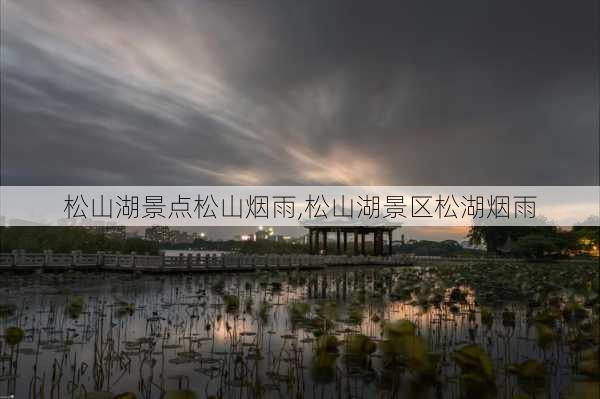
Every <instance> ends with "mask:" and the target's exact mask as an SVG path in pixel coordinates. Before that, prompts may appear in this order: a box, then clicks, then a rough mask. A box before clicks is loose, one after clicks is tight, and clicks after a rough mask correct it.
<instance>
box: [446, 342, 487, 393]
mask: <svg viewBox="0 0 600 399" xmlns="http://www.w3.org/2000/svg"><path fill="white" fill-rule="evenodd" d="M452 357H453V359H454V361H455V362H456V364H457V365H458V367H460V370H461V374H460V388H461V392H462V394H463V396H465V397H469V398H471V397H472V398H477V397H481V398H483V397H487V396H490V395H492V394H493V391H494V390H495V386H496V375H495V372H494V366H493V363H492V359H491V358H490V356H489V355H488V354H487V353H486V352H485V351H484V350H483V349H482V348H481V347H480V346H478V345H474V344H472V345H465V346H463V347H461V348H459V349H457V350H455V351H454V353H453V355H452Z"/></svg>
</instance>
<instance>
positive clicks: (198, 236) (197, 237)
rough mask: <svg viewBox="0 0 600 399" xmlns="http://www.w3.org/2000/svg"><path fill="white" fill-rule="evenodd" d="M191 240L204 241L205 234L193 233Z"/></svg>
mask: <svg viewBox="0 0 600 399" xmlns="http://www.w3.org/2000/svg"><path fill="white" fill-rule="evenodd" d="M192 240H206V233H202V232H199V231H194V232H193V233H192Z"/></svg>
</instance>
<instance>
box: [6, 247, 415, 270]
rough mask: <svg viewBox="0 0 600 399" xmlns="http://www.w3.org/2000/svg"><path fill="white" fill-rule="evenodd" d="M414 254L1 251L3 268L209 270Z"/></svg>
mask: <svg viewBox="0 0 600 399" xmlns="http://www.w3.org/2000/svg"><path fill="white" fill-rule="evenodd" d="M413 260H414V258H413V257H411V256H405V255H393V256H362V255H360V256H347V255H306V254H292V255H275V254H271V255H245V254H232V253H229V254H222V255H215V254H212V255H202V254H196V255H193V254H187V255H184V254H180V255H177V256H166V255H164V254H163V255H148V254H145V255H140V254H136V253H131V254H120V253H110V254H108V253H103V252H98V253H96V254H83V253H81V252H80V251H72V252H71V253H53V252H52V251H45V252H44V253H26V252H24V251H13V252H12V253H1V254H0V268H2V269H45V268H47V269H63V268H65V269H66V268H72V269H84V268H99V269H107V270H129V269H131V270H133V269H140V270H149V271H151V270H165V271H169V270H181V271H185V270H208V269H214V270H219V269H231V270H237V269H239V270H244V269H295V268H307V267H314V268H320V267H328V266H348V265H389V266H400V265H409V264H412V261H413Z"/></svg>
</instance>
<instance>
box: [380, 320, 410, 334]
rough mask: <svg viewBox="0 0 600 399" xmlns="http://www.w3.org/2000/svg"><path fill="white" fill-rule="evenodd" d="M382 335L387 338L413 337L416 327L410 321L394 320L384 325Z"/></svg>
mask: <svg viewBox="0 0 600 399" xmlns="http://www.w3.org/2000/svg"><path fill="white" fill-rule="evenodd" d="M383 328H384V330H383V331H384V335H385V336H386V337H388V338H396V337H403V336H407V335H414V333H415V332H416V330H417V326H416V325H415V323H413V322H412V321H410V320H396V321H390V322H386V323H385V324H384V327H383Z"/></svg>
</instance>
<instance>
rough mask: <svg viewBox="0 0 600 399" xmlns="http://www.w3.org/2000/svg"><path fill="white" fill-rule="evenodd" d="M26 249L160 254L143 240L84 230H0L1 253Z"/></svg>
mask: <svg viewBox="0 0 600 399" xmlns="http://www.w3.org/2000/svg"><path fill="white" fill-rule="evenodd" d="M14 249H24V250H25V251H27V252H42V251H45V250H48V249H50V250H52V251H54V252H57V253H61V252H70V251H73V250H81V251H83V252H96V251H111V252H115V251H120V252H122V253H130V252H137V253H140V254H143V253H146V252H148V253H150V254H158V249H159V248H158V244H157V243H154V242H151V241H145V240H142V239H140V238H128V239H126V240H119V239H114V238H109V237H105V236H103V235H101V234H97V233H96V232H94V231H90V230H86V229H85V228H82V227H39V226H36V227H0V252H11V251H12V250H14Z"/></svg>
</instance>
